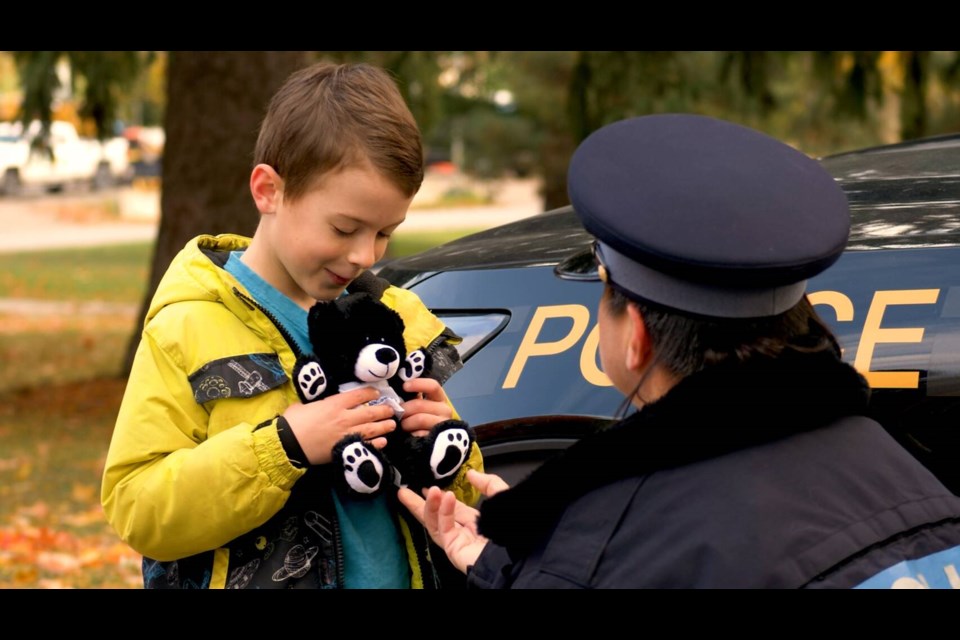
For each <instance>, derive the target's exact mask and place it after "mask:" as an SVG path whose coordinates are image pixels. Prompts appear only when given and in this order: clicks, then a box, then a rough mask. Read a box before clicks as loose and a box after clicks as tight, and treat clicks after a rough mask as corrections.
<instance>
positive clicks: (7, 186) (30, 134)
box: [0, 120, 131, 195]
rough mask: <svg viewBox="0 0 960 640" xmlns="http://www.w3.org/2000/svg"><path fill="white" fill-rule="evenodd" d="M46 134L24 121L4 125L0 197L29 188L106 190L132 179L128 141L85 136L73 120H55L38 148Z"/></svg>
mask: <svg viewBox="0 0 960 640" xmlns="http://www.w3.org/2000/svg"><path fill="white" fill-rule="evenodd" d="M41 132H42V128H41V126H40V123H39V122H38V121H34V122H32V123H31V124H30V126H29V127H27V129H26V131H24V130H23V126H22V124H21V123H19V122H3V123H0V194H2V195H15V194H17V193H20V192H21V191H22V190H23V189H24V188H25V187H39V188H42V189H44V190H46V191H59V190H61V189H63V188H64V187H66V186H67V185H75V184H85V185H87V186H89V187H90V188H92V189H103V188H106V187H109V186H112V185H114V184H117V183H120V182H124V181H126V180H129V179H130V177H131V167H130V161H129V158H128V152H129V143H128V142H127V140H125V139H124V138H120V137H115V138H110V139H108V140H104V141H102V142H101V141H99V140H96V139H93V138H84V137H81V136H80V135H79V134H78V133H77V129H76V127H74V126H73V124H71V123H70V122H66V121H62V120H55V121H54V122H52V123H51V124H50V131H49V134H48V136H47V138H46V143H45V144H39V145H38V144H34V142H35V141H36V140H37V138H38V136H40V134H41Z"/></svg>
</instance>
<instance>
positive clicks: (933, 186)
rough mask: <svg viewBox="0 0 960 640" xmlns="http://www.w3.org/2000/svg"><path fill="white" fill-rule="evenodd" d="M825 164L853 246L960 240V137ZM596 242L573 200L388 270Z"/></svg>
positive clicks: (505, 259)
mask: <svg viewBox="0 0 960 640" xmlns="http://www.w3.org/2000/svg"><path fill="white" fill-rule="evenodd" d="M820 162H821V163H822V164H823V166H824V168H826V169H827V170H828V171H829V172H830V173H831V174H832V175H833V177H834V178H835V179H836V180H837V181H838V182H839V183H840V185H841V187H842V188H843V190H844V192H845V193H846V194H847V198H848V200H849V202H850V211H851V220H852V225H851V232H850V240H849V242H848V245H847V249H848V250H849V251H862V250H876V249H897V248H908V247H923V246H956V245H960V134H957V135H948V136H938V137H933V138H925V139H922V140H916V141H911V142H905V143H898V144H891V145H884V146H877V147H870V148H866V149H860V150H856V151H850V152H845V153H840V154H836V155H831V156H827V157H824V158H821V159H820ZM590 240H591V238H590V236H589V235H588V234H587V233H586V231H584V230H583V228H582V227H581V226H580V223H579V222H578V220H577V218H576V215H575V214H574V211H573V208H572V207H571V206H569V205H568V206H565V207H560V208H558V209H554V210H551V211H547V212H544V213H540V214H537V215H534V216H531V217H529V218H525V219H523V220H518V221H516V222H512V223H508V224H506V225H502V226H499V227H495V228H493V229H488V230H486V231H481V232H479V233H475V234H472V235H470V236H467V237H465V238H461V239H459V240H454V241H453V242H449V243H447V244H444V245H441V246H439V247H435V248H433V249H429V250H427V251H424V252H422V253H420V254H417V255H415V256H410V257H407V258H402V259H399V260H394V261H391V262H389V263H387V264H386V265H384V267H383V268H382V269H381V271H382V272H383V275H384V276H385V277H387V278H389V279H391V280H392V281H394V282H402V283H405V284H407V285H408V286H409V285H410V284H413V283H414V282H415V281H417V280H418V279H420V278H422V277H426V276H427V275H429V274H430V273H436V272H439V271H450V270H469V269H489V268H512V267H529V266H537V265H540V266H552V265H555V264H557V262H559V261H560V260H562V259H563V258H565V257H567V256H569V255H571V254H572V253H574V252H575V251H578V250H581V249H583V248H585V247H586V246H588V245H589V243H590Z"/></svg>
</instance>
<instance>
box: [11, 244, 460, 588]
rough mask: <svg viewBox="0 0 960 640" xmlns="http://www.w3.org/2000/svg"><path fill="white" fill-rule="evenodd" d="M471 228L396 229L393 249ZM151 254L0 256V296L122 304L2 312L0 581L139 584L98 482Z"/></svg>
mask: <svg viewBox="0 0 960 640" xmlns="http://www.w3.org/2000/svg"><path fill="white" fill-rule="evenodd" d="M466 233H469V231H468V230H460V231H447V232H429V233H422V234H421V233H415V232H410V233H398V234H396V236H395V237H394V239H393V240H392V241H391V245H392V246H391V254H392V255H393V256H396V257H399V256H402V255H408V254H410V253H413V252H417V251H421V250H423V249H426V248H429V247H432V246H435V245H437V244H442V243H444V242H448V241H450V240H452V239H454V238H456V237H459V236H462V235H465V234H466ZM150 252H151V246H150V245H149V244H131V245H121V246H114V247H98V248H89V249H70V250H56V251H38V252H25V253H13V254H0V298H25V299H41V300H51V301H70V302H90V301H101V302H110V303H115V304H116V305H120V307H119V308H120V309H121V310H120V311H117V310H111V311H108V312H100V313H97V314H89V313H79V312H77V311H76V309H75V308H72V307H70V306H69V305H67V306H66V307H65V308H64V309H62V310H61V311H60V312H58V313H48V314H43V315H37V314H18V313H12V312H2V311H0V363H2V364H0V589H4V588H21V589H23V588H94V587H97V588H101V587H108V588H138V587H140V586H142V582H141V578H140V564H139V563H140V557H139V555H138V554H136V553H135V552H134V551H133V550H132V549H130V548H129V547H127V546H126V545H125V544H124V543H123V542H121V541H120V540H119V538H117V536H116V534H115V533H114V532H113V531H112V529H110V527H109V526H108V525H107V524H106V522H105V520H104V518H103V513H102V510H101V507H100V498H99V490H100V477H101V475H102V473H103V465H104V461H105V458H106V452H107V447H108V446H109V442H110V434H111V432H112V429H113V424H114V420H115V418H116V415H117V411H118V409H119V406H120V400H121V398H122V395H123V389H124V386H125V384H126V381H125V380H124V379H123V378H122V377H121V369H122V364H123V362H122V361H123V357H124V354H125V351H126V347H127V344H128V342H129V340H130V339H131V337H132V335H133V332H134V330H135V327H134V323H135V321H136V320H135V316H136V311H137V308H136V306H137V305H138V304H139V303H140V300H141V297H142V295H143V291H144V288H145V287H146V284H147V279H148V269H149V262H150V259H151V255H150Z"/></svg>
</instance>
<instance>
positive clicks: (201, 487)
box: [101, 330, 304, 560]
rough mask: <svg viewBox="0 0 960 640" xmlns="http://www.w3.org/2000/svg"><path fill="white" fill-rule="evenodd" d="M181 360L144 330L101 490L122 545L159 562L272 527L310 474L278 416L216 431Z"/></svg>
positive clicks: (172, 350)
mask: <svg viewBox="0 0 960 640" xmlns="http://www.w3.org/2000/svg"><path fill="white" fill-rule="evenodd" d="M175 353H176V351H175V350H174V349H169V348H164V346H163V345H162V344H160V340H159V339H158V338H157V336H156V335H154V334H153V333H151V332H150V331H149V330H148V331H145V332H144V334H143V338H142V339H141V342H140V345H139V347H138V350H137V353H136V356H135V360H134V364H133V369H132V371H131V374H130V377H129V381H128V386H127V389H126V392H125V394H124V398H123V401H122V403H121V407H120V412H119V414H118V418H117V423H116V427H115V430H114V434H113V438H112V440H111V443H110V448H109V451H108V454H107V460H106V465H105V469H104V475H103V484H102V488H101V501H102V503H103V508H104V513H105V515H106V518H107V520H108V522H109V523H110V524H111V526H113V528H114V529H115V530H116V532H117V533H118V535H119V536H120V538H121V539H123V540H124V541H125V542H126V543H127V544H129V545H130V546H131V547H132V548H133V549H134V550H136V551H137V552H139V553H141V554H143V555H145V556H148V557H150V558H154V559H157V560H174V559H178V558H182V557H186V556H189V555H193V554H196V553H200V552H202V551H206V550H210V549H215V548H218V547H221V546H223V545H224V544H226V543H227V542H229V541H230V540H232V539H234V538H236V537H237V536H238V535H240V534H242V533H245V532H247V531H249V530H251V529H253V528H254V527H256V526H258V525H260V524H262V523H263V522H265V521H266V520H268V519H269V518H270V516H272V515H273V514H274V513H276V512H277V511H278V510H279V509H280V508H281V507H282V506H283V504H284V503H285V502H286V500H287V498H288V497H289V495H290V490H291V488H292V487H293V484H294V482H295V481H296V480H297V478H299V477H300V476H301V475H303V473H304V471H303V470H300V469H297V468H296V467H294V466H293V465H292V464H291V463H290V462H289V460H288V459H287V456H286V454H285V453H284V451H283V447H282V446H281V444H280V440H279V437H278V435H277V431H276V424H275V419H274V420H273V421H272V422H270V423H265V424H262V425H260V428H258V426H257V425H255V424H248V423H246V422H242V421H238V423H237V424H235V425H233V426H229V427H228V428H224V429H222V430H220V431H219V432H218V433H215V434H210V433H208V419H209V415H208V413H207V410H206V409H205V408H204V406H203V405H201V404H198V403H197V402H196V401H195V400H194V397H193V392H192V389H191V386H190V384H189V381H188V380H187V375H186V373H185V371H184V368H183V366H182V365H181V364H180V363H179V362H178V361H177V357H176V356H175V355H173V354H175ZM267 393H273V394H276V393H281V391H280V390H272V391H269V392H267ZM264 395H266V394H264ZM228 401H232V402H241V401H240V400H228ZM244 402H249V400H244Z"/></svg>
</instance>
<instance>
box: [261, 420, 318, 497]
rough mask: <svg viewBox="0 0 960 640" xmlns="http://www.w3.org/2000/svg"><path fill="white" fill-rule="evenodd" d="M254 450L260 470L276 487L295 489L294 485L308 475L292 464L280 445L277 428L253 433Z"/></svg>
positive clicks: (268, 428)
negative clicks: (301, 477)
mask: <svg viewBox="0 0 960 640" xmlns="http://www.w3.org/2000/svg"><path fill="white" fill-rule="evenodd" d="M253 450H254V452H255V453H256V456H257V460H258V461H259V464H260V470H261V471H262V472H263V473H265V474H266V475H267V477H268V478H269V479H270V482H272V483H273V484H274V485H275V486H277V487H280V488H281V489H284V490H289V489H291V488H293V483H294V482H296V481H297V480H298V479H299V478H300V476H302V475H303V474H304V473H306V470H305V469H298V468H296V467H295V466H293V464H292V463H291V462H290V458H288V457H287V452H286V451H284V449H283V446H282V445H281V444H280V438H279V433H278V432H277V428H276V427H275V426H274V427H267V428H263V429H260V428H258V429H256V430H254V432H253Z"/></svg>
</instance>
